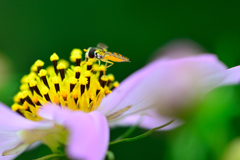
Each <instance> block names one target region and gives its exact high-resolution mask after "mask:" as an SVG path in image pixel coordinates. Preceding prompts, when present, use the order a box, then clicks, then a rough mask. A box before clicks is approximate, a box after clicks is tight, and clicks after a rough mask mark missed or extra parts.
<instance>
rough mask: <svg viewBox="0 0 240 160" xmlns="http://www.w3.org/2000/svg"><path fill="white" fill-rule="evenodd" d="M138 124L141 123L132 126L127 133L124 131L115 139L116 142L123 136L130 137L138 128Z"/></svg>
mask: <svg viewBox="0 0 240 160" xmlns="http://www.w3.org/2000/svg"><path fill="white" fill-rule="evenodd" d="M138 125H139V123H137V124H136V125H134V126H132V127H130V128H129V129H128V130H127V131H126V132H125V133H123V134H122V135H121V136H119V137H118V138H116V139H115V140H114V142H115V141H119V140H121V139H123V138H126V137H128V136H129V135H130V134H132V133H133V132H134V131H135V130H136V129H137V128H138Z"/></svg>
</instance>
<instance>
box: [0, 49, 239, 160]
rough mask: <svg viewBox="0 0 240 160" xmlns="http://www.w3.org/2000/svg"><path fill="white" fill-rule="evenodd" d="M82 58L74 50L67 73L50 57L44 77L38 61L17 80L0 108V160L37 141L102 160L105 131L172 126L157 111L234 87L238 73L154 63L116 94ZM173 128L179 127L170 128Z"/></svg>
mask: <svg viewBox="0 0 240 160" xmlns="http://www.w3.org/2000/svg"><path fill="white" fill-rule="evenodd" d="M81 54H82V53H81V50H79V49H74V50H73V51H72V53H71V57H70V59H71V60H72V61H74V62H75V63H76V65H75V66H73V65H72V66H70V67H69V68H68V64H67V63H66V61H61V60H59V58H58V56H57V55H56V54H53V55H52V56H51V58H50V60H51V61H52V62H53V66H51V67H48V68H47V69H46V70H45V69H42V67H43V65H44V63H43V62H42V61H40V60H38V61H36V63H35V64H34V65H33V66H32V67H31V73H30V74H29V75H26V76H24V77H23V78H22V80H21V82H22V85H21V87H20V90H21V91H20V92H19V93H18V94H17V95H16V96H15V97H14V102H15V103H14V104H13V105H12V110H10V109H8V108H7V107H6V106H4V105H3V104H1V105H0V114H1V117H0V137H1V138H0V151H1V153H2V157H1V158H2V159H3V158H6V159H12V158H13V156H16V155H17V154H19V153H21V152H22V151H24V150H25V149H27V148H28V147H29V146H30V145H31V144H33V143H35V142H37V141H41V142H42V143H44V144H46V145H47V146H49V147H50V149H51V150H52V151H53V152H56V151H57V150H58V147H59V145H61V144H63V145H66V152H67V155H68V157H70V158H72V159H88V160H98V159H99V160H101V159H104V156H105V154H106V152H107V149H108V143H109V126H117V125H132V124H136V122H137V121H138V120H139V118H140V117H141V116H142V115H144V119H143V121H141V123H140V126H142V127H145V128H152V127H155V126H160V125H162V124H164V123H166V122H168V121H169V120H171V119H172V118H171V117H163V116H160V114H158V113H157V112H155V111H156V109H157V110H165V108H166V106H169V103H170V102H172V100H174V103H182V101H183V100H184V101H185V99H191V96H193V95H195V94H201V95H202V94H205V93H207V92H209V91H210V90H212V89H213V88H215V87H217V86H219V85H224V84H235V83H238V81H239V79H240V74H239V73H240V72H239V71H238V70H239V69H238V68H237V69H231V70H227V68H226V67H225V65H223V64H222V63H221V62H220V61H219V60H218V59H217V58H216V56H214V55H210V54H204V55H198V56H192V57H186V58H179V59H174V60H166V59H159V60H156V61H155V62H153V63H151V64H149V65H147V66H146V67H144V68H142V69H140V70H139V71H137V72H135V73H133V74H132V75H131V76H129V77H128V78H127V79H126V80H124V81H123V82H122V83H121V84H120V85H119V86H118V82H114V76H113V75H111V74H110V75H107V76H106V75H105V74H104V73H105V67H104V66H98V65H97V64H95V61H94V60H89V61H87V62H85V61H84V62H81ZM58 60H59V61H58ZM67 68H68V69H67ZM232 72H234V73H232ZM235 73H237V74H235ZM192 93H193V95H192ZM179 97H180V98H179ZM178 99H180V101H179V100H178ZM146 115H147V116H150V117H147V116H146ZM176 125H179V123H178V122H177V121H176V123H175V124H174V123H173V124H172V126H169V128H173V127H175V126H176Z"/></svg>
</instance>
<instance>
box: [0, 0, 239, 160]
mask: <svg viewBox="0 0 240 160" xmlns="http://www.w3.org/2000/svg"><path fill="white" fill-rule="evenodd" d="M178 38H187V39H191V40H194V41H196V42H198V43H199V44H200V45H202V46H203V47H204V48H205V49H206V51H208V52H211V53H216V54H217V55H218V56H219V58H220V59H221V60H222V61H223V62H224V63H225V64H227V65H228V66H229V67H233V66H236V65H239V64H240V54H239V53H240V1H231V0H230V1H216V0H215V1H209V0H202V1H192V0H182V1H174V0H172V1H167V0H159V1H156V0H148V1H142V0H140V1H139V0H138V1H137V0H123V1H118V0H115V1H112V0H105V1H96V0H88V1H81V0H70V1H46V0H41V1H40V0H32V1H27V0H21V1H19V0H15V1H14V0H8V1H7V0H0V52H1V56H4V57H5V60H6V61H7V60H8V61H7V62H8V63H7V64H8V65H9V66H7V69H9V70H8V71H7V73H8V74H6V73H2V74H1V76H2V77H4V76H8V79H7V81H5V82H2V84H1V87H0V89H1V92H0V100H1V101H2V102H4V103H5V104H7V105H11V104H12V97H13V95H14V94H15V93H17V91H18V88H19V85H20V82H19V81H20V78H21V77H22V75H24V74H27V73H28V72H29V68H30V66H31V65H32V64H33V63H34V62H35V61H36V60H37V59H41V60H43V61H45V63H46V64H50V62H49V56H50V55H51V54H52V53H53V52H56V53H57V54H58V55H59V57H61V58H64V59H69V54H70V52H71V50H72V49H73V48H81V49H83V48H88V47H89V46H96V44H97V43H98V42H104V43H106V44H107V45H108V46H109V50H110V51H116V52H119V53H121V54H123V55H125V56H127V57H129V58H130V61H131V63H115V64H114V66H112V67H111V68H110V69H109V70H108V71H109V72H112V73H114V75H115V77H116V79H117V80H119V81H122V80H123V79H124V78H126V77H127V76H128V75H130V74H131V73H133V72H134V71H136V70H137V69H139V68H141V67H142V66H144V65H145V64H146V63H147V61H148V59H149V58H150V56H151V55H152V54H153V53H154V52H155V51H156V50H157V49H158V48H159V47H161V46H164V44H166V43H167V42H169V41H171V40H174V39H178ZM210 97H213V98H210V100H209V101H208V103H206V104H203V106H202V107H201V109H200V111H199V112H197V113H195V114H194V115H192V116H191V118H190V119H189V120H188V121H187V122H186V124H185V125H183V126H181V127H179V128H177V129H175V130H172V131H167V132H156V133H154V134H153V135H152V136H150V137H148V138H145V139H143V140H140V141H137V142H131V143H125V144H119V145H116V146H112V147H111V148H110V150H111V151H113V152H114V153H115V156H116V159H142V160H145V159H166V160H168V159H169V160H182V159H185V160H192V159H195V160H205V159H221V157H222V156H223V154H224V151H225V150H226V146H227V145H228V144H229V142H230V141H231V140H233V139H234V138H236V137H238V136H239V135H240V129H239V120H240V116H239V111H238V110H239V106H240V105H239V87H238V86H234V87H224V88H220V89H218V90H216V91H214V93H212V94H211V95H210ZM124 130H126V129H125V128H121V129H115V130H113V132H112V137H113V138H114V137H117V135H119V134H121V133H123V132H124ZM144 132H145V130H142V129H138V130H137V131H136V132H135V133H134V134H135V135H138V134H140V133H144ZM49 153H50V151H49V149H48V148H47V147H45V146H41V147H40V148H37V149H36V150H34V151H32V152H30V153H24V154H23V155H21V156H20V157H19V158H18V159H33V158H38V157H40V156H44V155H46V154H49Z"/></svg>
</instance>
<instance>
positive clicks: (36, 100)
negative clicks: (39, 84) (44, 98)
mask: <svg viewBox="0 0 240 160" xmlns="http://www.w3.org/2000/svg"><path fill="white" fill-rule="evenodd" d="M32 101H33V103H35V104H36V105H38V106H41V105H42V104H41V103H40V102H39V100H38V98H37V97H35V96H34V97H33V98H32Z"/></svg>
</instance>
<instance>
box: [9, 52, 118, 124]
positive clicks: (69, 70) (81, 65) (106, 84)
mask: <svg viewBox="0 0 240 160" xmlns="http://www.w3.org/2000/svg"><path fill="white" fill-rule="evenodd" d="M50 60H51V61H52V63H53V65H52V66H49V67H47V68H46V69H43V66H44V62H43V61H41V60H37V61H36V62H35V63H34V65H33V66H32V67H31V72H30V74H28V75H25V76H23V78H22V79H21V84H22V85H21V86H20V91H19V92H18V94H17V95H16V96H15V97H14V102H15V103H14V104H13V105H12V110H13V111H16V112H17V113H19V114H21V115H22V116H24V117H26V118H28V119H30V120H33V121H39V120H41V117H39V116H38V115H37V110H38V108H39V107H41V106H42V105H44V104H46V103H52V104H55V105H58V106H59V107H61V108H64V107H67V108H69V109H72V110H81V111H84V112H91V111H93V110H95V109H97V107H98V106H99V104H100V102H101V100H102V98H103V97H105V96H106V95H108V94H110V93H111V91H112V90H113V89H114V88H116V87H117V86H118V85H119V83H118V82H117V81H115V82H114V76H113V75H112V74H109V75H105V71H106V67H105V66H104V65H100V66H99V65H98V63H96V60H95V59H88V60H85V61H82V51H81V50H80V49H73V51H72V52H71V56H70V60H71V61H72V62H75V65H71V66H70V67H69V63H68V62H67V61H65V60H59V57H58V55H57V54H56V53H54V54H53V55H52V56H51V57H50Z"/></svg>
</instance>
